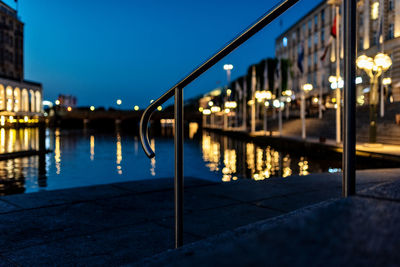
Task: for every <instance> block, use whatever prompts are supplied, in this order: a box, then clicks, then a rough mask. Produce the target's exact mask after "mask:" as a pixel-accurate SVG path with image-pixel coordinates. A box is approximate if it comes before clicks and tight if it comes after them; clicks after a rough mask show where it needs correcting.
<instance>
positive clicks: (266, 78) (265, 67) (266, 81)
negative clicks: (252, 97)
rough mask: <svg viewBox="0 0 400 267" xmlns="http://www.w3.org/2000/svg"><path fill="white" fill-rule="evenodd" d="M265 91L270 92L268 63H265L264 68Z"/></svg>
mask: <svg viewBox="0 0 400 267" xmlns="http://www.w3.org/2000/svg"><path fill="white" fill-rule="evenodd" d="M263 89H264V90H268V62H267V61H265V66H264V88H263Z"/></svg>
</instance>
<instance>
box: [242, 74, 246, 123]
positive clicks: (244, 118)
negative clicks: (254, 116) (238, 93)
mask: <svg viewBox="0 0 400 267" xmlns="http://www.w3.org/2000/svg"><path fill="white" fill-rule="evenodd" d="M242 127H243V131H247V78H246V77H245V78H244V79H243V119H242Z"/></svg>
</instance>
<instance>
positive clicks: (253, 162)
mask: <svg viewBox="0 0 400 267" xmlns="http://www.w3.org/2000/svg"><path fill="white" fill-rule="evenodd" d="M202 154H203V160H204V162H205V165H206V166H207V168H208V169H209V170H210V171H212V172H218V171H219V170H222V171H221V172H222V173H221V175H222V177H221V180H222V181H223V182H229V181H232V180H237V179H238V177H241V178H250V179H253V180H257V181H258V180H265V179H268V178H270V177H282V178H285V177H288V176H291V175H295V174H298V175H308V174H310V168H311V167H310V165H309V161H308V159H307V158H306V157H304V156H300V157H299V156H298V155H290V154H289V153H286V152H280V151H277V150H276V149H274V148H272V147H270V146H265V147H263V146H258V145H256V144H254V143H252V142H242V141H240V140H234V139H230V138H227V137H226V136H220V135H218V134H214V133H210V132H206V131H205V132H203V135H202ZM221 155H223V158H222V159H221ZM240 158H242V159H245V160H238V159H240ZM313 170H314V171H316V172H320V171H322V169H321V166H319V165H318V164H316V165H315V166H314V168H313Z"/></svg>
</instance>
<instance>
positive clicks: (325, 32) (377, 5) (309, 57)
mask: <svg viewBox="0 0 400 267" xmlns="http://www.w3.org/2000/svg"><path fill="white" fill-rule="evenodd" d="M357 9H358V10H357V21H358V23H357V35H358V36H357V50H358V55H361V54H365V55H367V56H370V57H373V56H375V55H376V54H377V53H378V52H383V53H385V54H388V55H389V56H390V57H391V59H392V62H393V64H392V67H391V68H390V69H389V70H388V71H387V72H386V73H384V74H383V77H390V78H391V79H392V84H391V85H390V90H389V92H387V94H388V95H389V94H390V97H391V100H393V101H400V0H363V1H358V3H357ZM339 10H340V12H341V8H339ZM382 14H383V16H382ZM335 17H336V16H335V8H334V7H333V6H331V5H330V4H328V1H322V2H321V3H320V4H319V5H318V6H316V7H315V8H314V9H313V10H311V11H310V12H309V13H308V14H306V15H305V16H304V17H303V18H301V19H300V20H299V21H298V22H296V23H295V24H294V25H293V26H292V27H290V28H289V29H288V30H287V31H285V32H284V33H283V34H281V35H280V36H279V37H278V38H277V39H276V42H275V54H276V57H277V58H287V59H289V60H290V62H291V69H290V73H291V81H292V84H291V86H292V89H293V90H294V91H297V92H298V91H299V90H300V88H301V87H302V85H304V84H305V83H311V84H312V85H313V88H314V90H313V91H312V93H314V94H317V92H318V90H322V92H323V94H324V95H328V98H329V95H331V93H332V94H333V90H332V89H335V88H336V87H335V86H336V84H335V85H332V84H331V83H330V82H329V77H330V76H335V75H336V53H335V51H336V47H335V45H336V39H335V38H333V36H332V34H331V32H332V26H333V24H334V23H335ZM342 27H343V21H342V18H341V17H340V16H339V30H338V34H339V40H340V45H339V51H340V52H339V57H340V72H341V75H340V76H341V77H343V62H342V61H343V43H342V41H343V38H342V36H341V35H342V34H343V28H342ZM324 55H325V56H324ZM299 65H301V66H302V69H303V71H301V67H299ZM357 74H358V76H359V77H361V78H359V79H358V80H357V82H356V83H357V84H358V85H357V94H358V96H362V95H363V94H364V93H365V92H368V89H369V86H370V85H369V78H368V77H367V76H366V75H365V74H364V73H363V71H361V70H357ZM339 87H341V84H339ZM359 100H360V101H359V104H362V103H363V102H362V101H361V100H362V99H359Z"/></svg>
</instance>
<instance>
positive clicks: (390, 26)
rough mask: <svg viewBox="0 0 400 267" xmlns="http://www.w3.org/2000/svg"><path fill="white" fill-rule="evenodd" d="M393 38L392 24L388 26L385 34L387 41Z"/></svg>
mask: <svg viewBox="0 0 400 267" xmlns="http://www.w3.org/2000/svg"><path fill="white" fill-rule="evenodd" d="M393 38H394V24H393V23H392V24H389V27H388V33H387V39H389V40H390V39H393Z"/></svg>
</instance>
